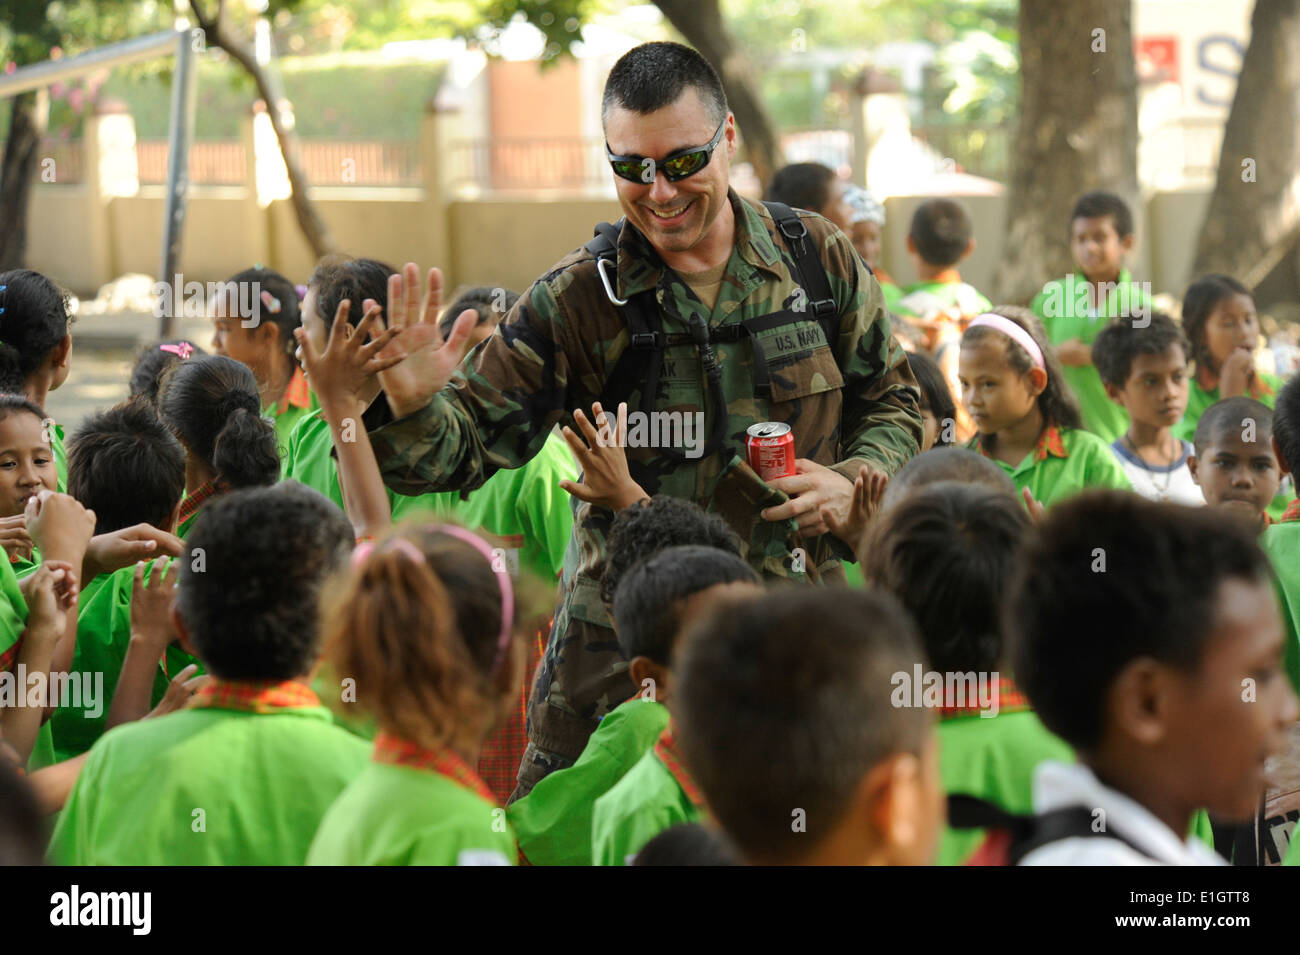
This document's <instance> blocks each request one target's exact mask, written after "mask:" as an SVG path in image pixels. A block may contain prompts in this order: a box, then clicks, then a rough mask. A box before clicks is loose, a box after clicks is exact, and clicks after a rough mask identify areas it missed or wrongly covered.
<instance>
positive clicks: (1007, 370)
mask: <svg viewBox="0 0 1300 955" xmlns="http://www.w3.org/2000/svg"><path fill="white" fill-rule="evenodd" d="M958 380H959V382H960V384H961V389H962V403H963V404H964V405H965V406H966V410H967V411H968V412H969V413H970V416H971V420H972V421H973V422H974V423H975V427H976V429H977V430H978V432H979V433H978V434H977V435H976V436H975V438H974V439H973V440H972V442H971V445H970V446H971V448H972V449H974V450H976V451H979V452H980V453H981V454H983V455H984V456H985V457H987V458H990V459H992V460H993V461H994V462H995V463H996V464H997V465H998V466H999V467H1001V468H1002V469H1003V470H1004V471H1006V472H1007V474H1009V475H1010V476H1011V479H1012V481H1014V482H1015V485H1016V490H1017V491H1020V492H1021V493H1022V494H1024V493H1025V492H1026V491H1027V492H1028V493H1029V494H1031V495H1032V496H1033V498H1034V499H1035V500H1036V501H1038V502H1039V503H1040V504H1042V505H1043V506H1045V507H1046V506H1050V505H1052V504H1054V503H1055V502H1056V501H1059V500H1061V499H1063V498H1066V497H1069V496H1070V495H1072V494H1076V493H1078V492H1079V491H1081V490H1083V489H1084V488H1087V487H1111V488H1121V489H1124V490H1130V489H1131V485H1130V484H1129V480H1128V477H1127V476H1125V474H1124V470H1123V468H1122V467H1121V466H1120V464H1119V462H1118V461H1117V460H1116V459H1115V455H1114V454H1113V453H1112V452H1111V450H1110V446H1109V445H1107V444H1106V442H1105V441H1103V440H1102V439H1101V438H1098V437H1097V436H1096V435H1094V434H1091V433H1089V432H1087V431H1083V430H1081V429H1080V428H1081V425H1080V418H1079V406H1078V403H1077V402H1076V401H1075V400H1074V396H1073V395H1072V394H1071V393H1070V390H1069V388H1068V387H1067V386H1066V385H1065V379H1064V377H1063V376H1062V375H1061V366H1060V364H1059V362H1058V361H1057V359H1056V356H1055V354H1054V353H1053V352H1052V349H1051V347H1050V346H1049V345H1048V344H1047V336H1046V334H1045V333H1044V331H1043V326H1042V323H1041V322H1040V321H1039V320H1038V318H1037V317H1036V316H1035V315H1034V314H1033V313H1032V312H1030V311H1029V310H1028V309H1023V308H1015V307H1013V306H1001V307H999V308H998V309H997V310H996V311H995V312H986V313H985V314H983V315H980V316H978V317H977V318H976V319H975V320H974V321H972V322H971V324H970V326H969V327H968V328H967V329H966V332H965V333H964V334H963V335H962V341H961V359H960V365H959V370H958Z"/></svg>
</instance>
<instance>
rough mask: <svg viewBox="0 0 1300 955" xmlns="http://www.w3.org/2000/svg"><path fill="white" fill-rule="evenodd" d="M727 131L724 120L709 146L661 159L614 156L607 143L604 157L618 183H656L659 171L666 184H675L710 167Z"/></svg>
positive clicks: (678, 151)
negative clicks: (621, 181)
mask: <svg viewBox="0 0 1300 955" xmlns="http://www.w3.org/2000/svg"><path fill="white" fill-rule="evenodd" d="M726 128H727V121H726V119H723V121H722V123H721V125H719V126H718V131H717V132H716V133H714V134H713V139H711V140H710V141H709V143H708V145H706V146H687V147H686V148H685V149H679V150H677V151H676V152H674V153H670V154H669V155H667V156H665V157H664V158H663V159H650V158H648V157H646V156H615V155H614V151H613V150H612V149H610V148H609V143H605V155H606V157H608V159H609V164H610V166H611V167H613V169H614V175H616V176H618V177H619V178H620V179H626V180H627V181H628V182H636V183H640V184H641V185H643V186H648V185H650V183H652V182H654V181H655V174H656V173H657V172H659V171H660V170H662V171H663V174H664V175H665V176H666V177H667V178H668V181H669V182H677V181H679V180H681V179H685V178H686V177H687V176H693V175H695V174H696V173H697V172H699V171H700V170H701V169H703V168H704V167H705V166H707V165H708V164H709V160H710V159H712V158H713V150H715V149H717V148H718V143H720V142H722V131H723V130H724V129H726Z"/></svg>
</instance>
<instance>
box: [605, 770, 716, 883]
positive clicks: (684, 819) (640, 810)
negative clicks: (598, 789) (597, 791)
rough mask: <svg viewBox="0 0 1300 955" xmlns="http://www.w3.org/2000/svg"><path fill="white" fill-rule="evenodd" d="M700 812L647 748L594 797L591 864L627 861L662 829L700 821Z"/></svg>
mask: <svg viewBox="0 0 1300 955" xmlns="http://www.w3.org/2000/svg"><path fill="white" fill-rule="evenodd" d="M703 818H704V813H703V811H702V809H701V808H700V806H699V805H698V804H697V803H696V802H694V801H692V800H691V799H690V798H689V797H688V796H687V795H686V792H685V790H683V789H682V786H681V784H680V783H679V782H678V781H677V779H676V777H674V776H673V774H672V772H671V771H669V769H668V767H667V766H666V765H665V764H664V762H663V760H662V759H661V758H660V756H659V754H658V753H657V752H655V750H653V749H652V750H650V752H648V753H646V754H645V755H644V756H642V757H641V758H640V759H639V760H638V761H637V764H636V765H635V766H633V767H632V768H631V769H629V770H628V771H627V773H626V774H624V776H623V778H622V779H620V780H619V781H618V782H617V783H615V784H614V786H613V787H612V788H611V789H610V791H609V792H607V793H605V795H603V796H601V797H600V798H598V799H597V800H596V805H595V808H594V810H593V812H592V820H591V861H592V864H593V865H627V864H629V863H630V862H631V861H632V859H633V858H634V857H635V856H636V854H637V853H638V852H640V851H641V847H642V846H644V845H645V844H646V843H647V842H649V841H650V840H651V839H653V838H654V837H655V836H657V835H659V833H661V832H663V831H664V830H665V829H669V828H671V827H673V826H676V825H681V824H682V823H688V822H700V821H701V820H703Z"/></svg>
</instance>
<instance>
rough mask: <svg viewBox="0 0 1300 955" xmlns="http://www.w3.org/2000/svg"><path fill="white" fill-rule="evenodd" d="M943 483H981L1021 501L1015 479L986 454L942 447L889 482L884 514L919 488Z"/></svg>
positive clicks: (911, 463)
mask: <svg viewBox="0 0 1300 955" xmlns="http://www.w3.org/2000/svg"><path fill="white" fill-rule="evenodd" d="M943 481H958V482H961V483H962V484H978V485H980V486H982V487H987V488H990V489H991V490H994V491H997V492H998V493H1001V494H1005V495H1007V496H1008V497H1013V498H1017V499H1019V495H1018V494H1017V492H1016V485H1015V482H1014V481H1012V480H1011V476H1010V475H1008V474H1007V472H1006V471H1004V470H1002V469H1001V468H1000V467H998V466H997V465H996V464H994V463H993V462H992V461H990V460H989V459H988V458H986V457H984V455H982V454H979V453H978V452H975V451H972V450H970V449H969V448H958V447H943V448H941V447H938V446H937V445H936V446H935V447H933V448H931V449H930V450H929V451H923V452H921V453H920V454H918V455H917V456H916V457H914V458H911V459H910V460H909V461H908V462H907V463H906V464H904V465H903V466H902V467H901V468H899V469H898V471H897V472H896V473H895V474H894V476H893V477H891V478H890V479H889V483H888V484H886V485H885V493H884V495H883V496H882V497H881V500H880V509H881V512H882V513H883V512H884V511H886V510H888V509H889V508H891V507H893V506H894V505H896V504H897V503H898V502H899V501H901V500H902V499H903V498H904V497H906V496H907V495H908V494H910V493H911V492H912V491H914V490H916V489H917V488H920V487H925V486H926V485H929V484H938V483H940V482H943Z"/></svg>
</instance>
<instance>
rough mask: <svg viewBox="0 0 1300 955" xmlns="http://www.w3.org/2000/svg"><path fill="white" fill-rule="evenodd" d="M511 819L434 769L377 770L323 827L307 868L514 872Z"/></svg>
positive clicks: (372, 766) (351, 788) (385, 766)
mask: <svg viewBox="0 0 1300 955" xmlns="http://www.w3.org/2000/svg"><path fill="white" fill-rule="evenodd" d="M517 857H518V854H517V849H516V847H515V839H514V836H513V834H512V833H511V832H510V827H509V825H508V824H507V821H506V812H505V810H504V809H501V808H499V807H497V806H494V805H493V804H492V803H491V802H489V801H488V800H486V799H484V798H483V797H482V796H480V795H479V794H478V793H476V792H474V791H472V790H471V789H469V788H467V787H466V786H464V785H462V784H461V783H459V782H457V781H455V780H453V779H451V778H450V777H448V776H444V775H443V774H441V773H438V772H435V771H433V770H428V769H417V768H414V767H411V766H396V765H392V764H389V763H378V762H371V763H369V764H367V765H366V767H365V769H363V770H362V771H361V773H360V774H359V775H358V776H357V777H356V779H354V780H353V781H352V782H351V783H350V784H349V785H348V787H347V788H346V789H345V790H343V792H342V794H341V795H340V796H339V797H338V799H337V800H335V802H334V804H333V805H332V806H330V808H329V811H328V812H327V813H326V814H325V818H324V819H322V820H321V824H320V827H319V829H318V830H317V831H316V837H315V839H314V840H313V841H312V844H311V851H310V852H308V854H307V864H308V865H515V863H516V859H517Z"/></svg>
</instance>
